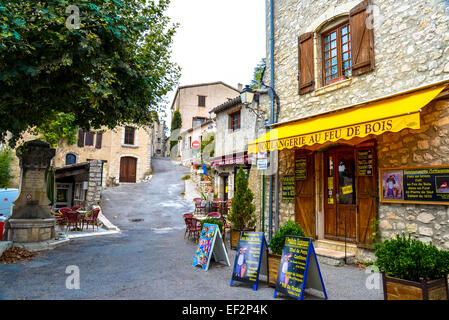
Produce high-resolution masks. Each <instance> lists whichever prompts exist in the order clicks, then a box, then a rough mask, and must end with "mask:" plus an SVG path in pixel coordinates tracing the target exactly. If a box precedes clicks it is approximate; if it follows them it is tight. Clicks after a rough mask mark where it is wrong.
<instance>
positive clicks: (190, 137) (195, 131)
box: [181, 119, 216, 166]
mask: <svg viewBox="0 0 449 320" xmlns="http://www.w3.org/2000/svg"><path fill="white" fill-rule="evenodd" d="M215 127H216V126H215V121H214V120H213V119H208V120H206V121H205V122H204V123H201V124H200V125H197V126H195V127H194V128H190V129H189V130H186V131H185V132H183V134H182V140H181V150H182V153H181V163H182V164H183V165H184V166H189V165H191V164H192V163H193V164H195V165H201V164H202V163H203V155H202V153H201V143H202V142H203V140H207V141H208V140H210V138H211V137H213V136H215V130H216V128H215ZM195 144H198V146H199V147H198V148H196V146H195Z"/></svg>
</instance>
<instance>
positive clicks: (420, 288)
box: [382, 271, 449, 300]
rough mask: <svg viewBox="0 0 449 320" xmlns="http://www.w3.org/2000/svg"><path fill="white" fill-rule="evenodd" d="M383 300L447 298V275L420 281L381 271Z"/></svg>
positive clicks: (448, 294) (448, 293)
mask: <svg viewBox="0 0 449 320" xmlns="http://www.w3.org/2000/svg"><path fill="white" fill-rule="evenodd" d="M382 282H383V287H384V299H385V300H448V296H449V292H448V284H447V276H446V277H444V278H440V279H436V280H425V279H421V281H420V282H416V281H410V280H404V279H399V278H394V277H390V276H387V275H385V272H384V271H382Z"/></svg>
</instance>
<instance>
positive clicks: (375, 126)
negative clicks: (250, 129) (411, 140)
mask: <svg viewBox="0 0 449 320" xmlns="http://www.w3.org/2000/svg"><path fill="white" fill-rule="evenodd" d="M445 87H446V86H445V85H444V86H440V87H436V88H435V87H434V88H430V89H425V90H421V91H418V92H413V93H408V94H405V95H402V96H398V97H394V98H388V99H385V100H382V101H377V102H372V103H369V104H367V105H364V106H362V107H357V108H351V109H347V110H341V111H336V112H334V113H329V114H324V115H320V116H317V117H314V118H310V119H304V120H298V121H295V122H292V123H288V124H284V125H280V126H279V127H277V128H275V129H272V130H271V131H268V132H267V133H265V134H264V135H262V136H261V137H259V138H258V139H257V140H254V141H252V142H251V143H249V145H248V153H257V152H258V151H261V152H264V151H267V150H270V151H273V150H276V149H278V150H282V149H284V148H288V149H291V148H295V147H296V148H300V147H303V146H311V145H314V144H317V143H319V144H323V143H326V142H334V141H338V140H340V139H345V140H350V139H352V138H354V137H362V138H363V137H366V136H368V135H371V134H374V135H380V134H382V133H384V132H387V131H390V132H398V131H400V130H402V129H405V128H411V129H419V128H420V118H419V110H420V109H421V108H423V107H424V106H425V105H427V104H428V103H429V102H431V101H432V100H433V99H434V98H435V97H436V96H437V95H438V94H439V93H440V92H441V91H442V90H443V89H444V88H445Z"/></svg>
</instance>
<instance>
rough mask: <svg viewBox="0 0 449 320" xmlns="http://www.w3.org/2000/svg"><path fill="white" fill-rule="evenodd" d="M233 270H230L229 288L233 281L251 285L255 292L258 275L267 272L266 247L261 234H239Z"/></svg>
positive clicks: (243, 232)
mask: <svg viewBox="0 0 449 320" xmlns="http://www.w3.org/2000/svg"><path fill="white" fill-rule="evenodd" d="M236 252H237V254H236V256H235V262H234V269H233V270H232V280H231V287H232V285H233V284H234V281H241V282H246V283H250V284H252V285H253V290H257V287H258V285H259V275H260V274H265V275H268V274H267V271H268V259H267V258H268V245H267V241H266V240H265V235H264V234H263V232H250V231H242V232H240V238H239V244H238V246H237V251H236Z"/></svg>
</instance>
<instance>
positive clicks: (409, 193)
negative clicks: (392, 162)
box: [379, 166, 449, 204]
mask: <svg viewBox="0 0 449 320" xmlns="http://www.w3.org/2000/svg"><path fill="white" fill-rule="evenodd" d="M379 184H380V187H379V192H380V201H381V202H395V203H398V202H399V203H423V204H449V166H428V167H408V168H388V169H380V170H379Z"/></svg>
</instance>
